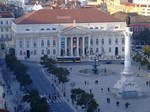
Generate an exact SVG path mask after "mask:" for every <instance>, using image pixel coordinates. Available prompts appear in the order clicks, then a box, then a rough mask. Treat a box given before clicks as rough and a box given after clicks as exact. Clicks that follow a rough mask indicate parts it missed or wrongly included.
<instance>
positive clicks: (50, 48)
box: [12, 8, 126, 59]
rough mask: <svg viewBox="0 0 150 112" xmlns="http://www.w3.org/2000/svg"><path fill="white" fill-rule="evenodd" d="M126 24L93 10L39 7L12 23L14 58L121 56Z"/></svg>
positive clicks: (122, 54)
mask: <svg viewBox="0 0 150 112" xmlns="http://www.w3.org/2000/svg"><path fill="white" fill-rule="evenodd" d="M125 27H126V23H125V22H124V21H122V20H119V19H117V18H115V17H113V16H111V15H109V14H108V13H106V12H102V11H100V10H97V9H92V8H86V9H53V10H52V9H51V10H49V9H42V10H39V11H35V12H32V13H30V14H27V15H24V16H22V17H19V18H17V19H15V20H14V21H13V22H12V30H13V34H12V36H13V40H14V43H15V53H16V56H17V58H19V59H24V58H29V59H39V58H40V57H41V56H43V55H44V54H46V55H48V56H49V57H53V58H56V57H60V56H64V57H65V56H66V57H76V56H81V57H82V59H84V58H87V59H90V58H91V57H92V56H95V55H97V56H100V57H108V58H109V57H111V58H112V57H115V56H124V44H125V43H124V42H125V39H124V37H125V36H124V34H123V32H124V30H125Z"/></svg>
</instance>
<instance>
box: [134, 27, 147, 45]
mask: <svg viewBox="0 0 150 112" xmlns="http://www.w3.org/2000/svg"><path fill="white" fill-rule="evenodd" d="M135 40H136V41H138V42H139V43H141V44H144V43H145V44H150V30H149V29H148V28H146V29H144V31H142V32H140V33H139V34H138V36H137V37H136V38H135Z"/></svg>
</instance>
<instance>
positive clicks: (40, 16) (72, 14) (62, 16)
mask: <svg viewBox="0 0 150 112" xmlns="http://www.w3.org/2000/svg"><path fill="white" fill-rule="evenodd" d="M73 20H75V21H76V23H97V22H123V21H122V20H120V19H118V18H116V17H113V16H112V15H109V14H108V13H106V12H102V11H100V10H97V9H93V8H86V9H53V10H50V9H42V10H38V11H35V12H32V13H30V14H27V15H24V16H22V17H19V18H17V19H15V20H14V22H15V23H16V24H53V23H72V22H73Z"/></svg>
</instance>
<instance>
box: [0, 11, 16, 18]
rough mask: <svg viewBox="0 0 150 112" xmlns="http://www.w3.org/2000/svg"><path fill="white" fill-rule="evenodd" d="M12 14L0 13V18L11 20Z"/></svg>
mask: <svg viewBox="0 0 150 112" xmlns="http://www.w3.org/2000/svg"><path fill="white" fill-rule="evenodd" d="M13 17H14V16H13V14H12V12H0V18H13Z"/></svg>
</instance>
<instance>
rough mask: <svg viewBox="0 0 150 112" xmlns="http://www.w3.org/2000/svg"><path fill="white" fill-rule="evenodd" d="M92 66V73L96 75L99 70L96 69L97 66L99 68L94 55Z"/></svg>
mask: <svg viewBox="0 0 150 112" xmlns="http://www.w3.org/2000/svg"><path fill="white" fill-rule="evenodd" d="M92 66H93V69H92V71H93V73H94V74H98V71H99V70H98V69H97V66H99V64H98V63H97V56H96V55H95V57H94V64H93V65H92Z"/></svg>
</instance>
